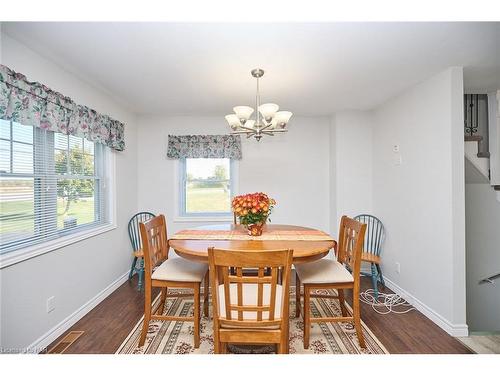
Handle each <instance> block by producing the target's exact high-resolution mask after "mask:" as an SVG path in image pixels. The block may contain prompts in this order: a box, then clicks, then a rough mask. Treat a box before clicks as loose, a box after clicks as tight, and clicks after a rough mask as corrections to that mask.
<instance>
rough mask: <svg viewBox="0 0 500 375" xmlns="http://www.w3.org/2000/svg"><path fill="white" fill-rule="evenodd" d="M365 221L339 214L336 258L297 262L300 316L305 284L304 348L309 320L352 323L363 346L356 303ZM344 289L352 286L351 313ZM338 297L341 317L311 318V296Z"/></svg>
mask: <svg viewBox="0 0 500 375" xmlns="http://www.w3.org/2000/svg"><path fill="white" fill-rule="evenodd" d="M365 231H366V224H362V223H360V222H359V221H356V220H354V219H351V218H349V217H347V216H342V219H341V222H340V233H339V246H338V250H337V260H335V259H325V258H323V259H320V260H317V261H315V262H312V263H303V264H296V265H295V271H296V284H295V287H296V310H295V313H296V316H297V317H298V316H300V310H301V302H300V296H301V293H300V284H301V283H302V284H303V286H304V312H303V314H302V315H303V317H304V349H307V348H308V347H309V336H310V332H311V324H312V323H320V322H352V323H353V324H354V327H355V329H356V334H357V336H358V341H359V345H360V346H361V347H362V348H365V347H366V345H365V340H364V337H363V332H362V330H361V316H360V305H359V290H360V269H361V251H362V249H363V240H364V238H365ZM317 289H336V290H337V295H333V294H317V293H315V294H312V293H311V291H312V290H317ZM344 289H352V300H353V306H352V315H349V313H348V311H347V308H346V305H345V298H344ZM311 297H315V298H338V300H339V303H340V309H341V312H342V316H341V317H339V316H332V317H321V318H315V317H311V306H310V299H311Z"/></svg>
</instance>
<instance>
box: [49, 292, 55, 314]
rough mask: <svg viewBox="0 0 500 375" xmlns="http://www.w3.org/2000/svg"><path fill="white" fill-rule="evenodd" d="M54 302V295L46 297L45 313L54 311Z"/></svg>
mask: <svg viewBox="0 0 500 375" xmlns="http://www.w3.org/2000/svg"><path fill="white" fill-rule="evenodd" d="M55 302H56V297H54V296H52V297H49V298H47V314H48V313H50V312H52V311H54V309H55V308H56V306H55Z"/></svg>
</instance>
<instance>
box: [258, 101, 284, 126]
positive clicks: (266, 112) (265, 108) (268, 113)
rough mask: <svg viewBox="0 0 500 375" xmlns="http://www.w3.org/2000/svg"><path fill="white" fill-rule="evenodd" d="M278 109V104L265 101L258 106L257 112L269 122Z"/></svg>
mask: <svg viewBox="0 0 500 375" xmlns="http://www.w3.org/2000/svg"><path fill="white" fill-rule="evenodd" d="M279 109H280V107H279V105H277V104H274V103H266V104H262V105H261V106H259V112H260V113H261V114H262V117H264V118H265V119H266V121H267V122H270V121H271V120H272V118H273V117H274V114H275V113H276V112H278V110H279Z"/></svg>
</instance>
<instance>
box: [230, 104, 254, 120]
mask: <svg viewBox="0 0 500 375" xmlns="http://www.w3.org/2000/svg"><path fill="white" fill-rule="evenodd" d="M233 111H234V113H236V116H238V118H239V119H240V121H241V120H244V121H242V122H245V121H246V120H248V119H249V118H250V116H252V113H253V108H252V107H248V106H246V105H239V106H236V107H234V108H233Z"/></svg>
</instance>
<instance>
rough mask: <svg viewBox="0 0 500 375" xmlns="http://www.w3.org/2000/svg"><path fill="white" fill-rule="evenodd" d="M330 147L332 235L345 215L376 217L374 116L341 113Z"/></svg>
mask: <svg viewBox="0 0 500 375" xmlns="http://www.w3.org/2000/svg"><path fill="white" fill-rule="evenodd" d="M331 126H332V127H334V130H332V132H334V134H335V135H334V136H333V137H332V141H331V142H332V143H331V145H330V150H331V153H332V155H331V168H332V169H331V173H332V174H334V175H335V178H334V181H333V183H334V184H335V185H334V186H333V188H332V192H333V193H332V194H333V196H332V201H333V202H335V205H336V207H335V210H332V222H331V225H332V227H334V228H332V233H335V234H336V233H337V232H338V228H339V225H340V218H341V217H342V215H349V216H356V215H358V214H362V213H368V214H371V213H372V178H373V176H372V169H373V168H372V143H373V140H372V128H373V119H372V116H371V113H370V112H366V111H344V112H337V113H336V114H335V115H334V117H333V119H332V125H331Z"/></svg>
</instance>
